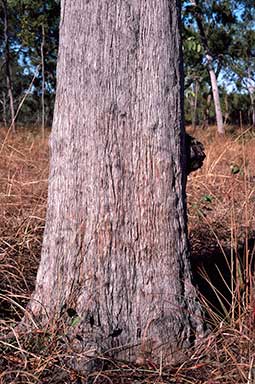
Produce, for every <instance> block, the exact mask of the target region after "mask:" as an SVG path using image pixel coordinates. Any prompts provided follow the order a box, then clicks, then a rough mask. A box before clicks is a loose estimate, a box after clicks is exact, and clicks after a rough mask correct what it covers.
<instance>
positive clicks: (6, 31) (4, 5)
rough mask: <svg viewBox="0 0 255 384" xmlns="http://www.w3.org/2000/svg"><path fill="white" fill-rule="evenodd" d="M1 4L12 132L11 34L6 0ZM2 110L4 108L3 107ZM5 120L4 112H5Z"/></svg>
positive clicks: (13, 116) (13, 123)
mask: <svg viewBox="0 0 255 384" xmlns="http://www.w3.org/2000/svg"><path fill="white" fill-rule="evenodd" d="M1 6H2V23H3V45H2V51H3V57H4V63H3V66H4V68H5V81H6V90H7V94H8V98H9V110H10V115H11V127H12V130H13V132H15V110H14V99H13V86H12V83H13V82H12V71H11V52H10V50H11V47H10V46H11V36H10V27H9V24H10V15H9V7H8V2H7V0H1ZM3 101H4V104H3V106H4V105H6V98H5V97H3ZM4 111H6V109H5V108H4ZM5 120H6V113H5Z"/></svg>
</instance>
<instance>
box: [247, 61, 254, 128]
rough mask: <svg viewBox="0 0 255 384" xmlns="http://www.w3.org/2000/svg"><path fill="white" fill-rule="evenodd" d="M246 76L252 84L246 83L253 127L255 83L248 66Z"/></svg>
mask: <svg viewBox="0 0 255 384" xmlns="http://www.w3.org/2000/svg"><path fill="white" fill-rule="evenodd" d="M248 78H249V81H251V83H252V85H251V84H249V85H248V92H249V95H250V100H251V123H252V125H253V127H255V85H254V81H252V80H251V79H252V76H251V69H250V67H249V68H248Z"/></svg>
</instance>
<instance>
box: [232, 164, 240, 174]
mask: <svg viewBox="0 0 255 384" xmlns="http://www.w3.org/2000/svg"><path fill="white" fill-rule="evenodd" d="M230 169H231V173H232V175H236V174H237V173H239V172H240V167H239V166H238V165H236V164H233V165H231V166H230Z"/></svg>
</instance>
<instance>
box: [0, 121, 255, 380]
mask: <svg viewBox="0 0 255 384" xmlns="http://www.w3.org/2000/svg"><path fill="white" fill-rule="evenodd" d="M0 132H1V133H0V140H1V143H3V145H1V146H0V158H1V159H0V194H1V210H0V215H1V222H0V228H1V237H0V267H1V268H0V332H1V334H4V333H6V332H8V331H9V330H10V329H14V327H15V324H16V323H17V321H19V319H20V317H21V316H22V314H23V311H24V309H23V308H24V307H25V304H26V302H27V300H28V299H29V296H30V294H31V292H32V290H33V288H34V282H35V275H36V269H37V266H38V262H39V257H40V248H41V241H42V232H43V227H44V217H45V208H46V197H47V175H48V149H47V142H46V140H42V139H41V138H40V137H39V136H36V135H34V134H33V133H32V132H28V131H27V130H25V131H24V133H23V134H22V133H18V134H17V136H16V137H9V138H7V139H6V140H5V137H6V136H5V135H6V132H5V131H4V130H3V129H2V130H1V131H0ZM196 137H198V138H199V139H201V141H202V142H203V143H204V144H205V147H206V154H207V158H206V161H205V165H204V167H203V169H201V170H200V171H198V172H196V173H194V174H193V175H192V176H191V177H190V179H189V182H188V190H187V193H188V210H189V227H190V238H191V247H192V251H193V256H192V257H193V267H194V273H195V277H196V279H197V280H198V282H199V285H200V288H201V290H202V292H203V293H204V295H205V297H203V296H202V295H201V300H202V301H203V304H204V305H205V307H206V309H207V312H208V321H209V322H211V324H212V328H213V331H212V332H211V334H210V335H209V336H208V339H207V340H206V343H203V344H202V345H201V346H199V347H197V348H196V350H194V353H193V355H192V356H191V357H190V358H189V360H188V361H185V362H184V363H183V364H182V365H180V366H178V367H167V366H164V365H162V366H160V367H157V366H155V365H154V364H153V362H151V363H150V364H149V363H148V366H145V367H142V368H141V367H136V366H132V365H129V366H127V365H125V364H122V363H119V364H115V363H113V362H108V364H107V367H106V369H105V370H104V371H102V372H101V371H100V370H98V371H97V372H95V373H94V374H93V375H92V376H91V377H90V382H91V383H97V384H99V383H116V384H119V383H123V384H126V383H136V384H141V383H144V384H145V383H158V384H160V383H161V384H163V383H179V384H184V383H185V384H191V383H194V384H195V383H197V384H206V383H207V384H219V383H224V384H225V383H226V384H228V383H229V384H236V383H246V384H252V383H254V382H255V365H254V357H255V346H254V331H253V329H254V326H255V324H254V297H253V294H252V292H253V262H252V261H253V256H254V249H253V248H254V239H255V230H254V228H255V225H254V224H255V223H254V220H255V212H254V210H255V194H254V190H255V169H254V165H255V150H254V148H255V146H254V144H255V133H254V132H252V130H251V129H250V130H247V131H243V132H240V131H236V132H234V133H233V134H230V133H229V134H228V135H227V136H226V138H224V139H222V138H218V137H216V136H215V133H214V130H213V129H212V128H211V129H210V131H207V132H206V131H204V132H203V131H199V130H198V131H197V132H196ZM226 271H227V273H226ZM201 275H204V276H205V278H202V277H201ZM210 275H211V276H210ZM210 279H212V285H211V286H210ZM208 290H209V296H208ZM208 300H210V301H211V302H212V303H211V304H212V305H213V306H214V307H215V308H214V309H212V306H209V304H208ZM63 340H64V334H63V331H62V329H61V327H59V328H58V327H55V328H54V329H51V328H49V329H44V330H38V329H37V330H35V331H33V333H31V334H30V335H27V334H26V335H23V336H22V335H19V336H18V335H15V329H14V336H13V338H12V339H1V338H0V384H7V383H54V384H57V383H59V384H60V383H77V384H78V383H85V382H86V379H85V378H82V377H80V376H79V375H78V373H77V372H74V371H72V370H71V369H67V368H66V366H65V358H66V357H67V355H68V354H70V351H67V350H65V349H64V343H63Z"/></svg>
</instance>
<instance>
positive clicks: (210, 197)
mask: <svg viewBox="0 0 255 384" xmlns="http://www.w3.org/2000/svg"><path fill="white" fill-rule="evenodd" d="M202 201H205V202H206V203H212V201H213V196H211V195H204V196H202Z"/></svg>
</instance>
